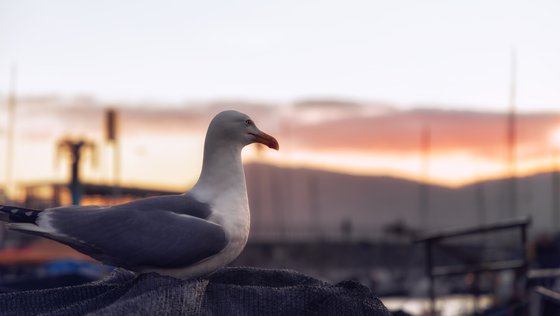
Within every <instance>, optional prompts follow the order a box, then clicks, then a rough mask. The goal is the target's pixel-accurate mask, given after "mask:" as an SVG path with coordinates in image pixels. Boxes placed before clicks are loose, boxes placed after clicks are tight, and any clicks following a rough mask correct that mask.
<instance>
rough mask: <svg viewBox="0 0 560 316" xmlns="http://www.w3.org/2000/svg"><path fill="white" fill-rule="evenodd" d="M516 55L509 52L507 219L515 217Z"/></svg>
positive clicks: (514, 52) (513, 51)
mask: <svg viewBox="0 0 560 316" xmlns="http://www.w3.org/2000/svg"><path fill="white" fill-rule="evenodd" d="M516 75H517V54H516V51H515V49H512V52H511V82H510V94H509V114H508V125H507V126H508V127H507V147H508V173H509V178H510V179H509V190H508V200H509V201H508V202H509V203H508V204H509V205H508V207H509V213H508V214H507V215H508V216H509V217H515V216H517V211H518V210H517V181H516V171H517V170H516V165H517V155H516V154H517V119H516V104H515V103H516V102H515V101H516V92H517V91H516V89H517V81H516Z"/></svg>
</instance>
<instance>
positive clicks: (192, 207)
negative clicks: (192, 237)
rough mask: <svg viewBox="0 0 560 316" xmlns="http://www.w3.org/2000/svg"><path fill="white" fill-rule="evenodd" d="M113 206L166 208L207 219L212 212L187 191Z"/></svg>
mask: <svg viewBox="0 0 560 316" xmlns="http://www.w3.org/2000/svg"><path fill="white" fill-rule="evenodd" d="M113 208H114V209H117V208H128V209H136V210H139V211H153V210H166V211H170V212H175V213H179V214H186V215H191V216H194V217H198V218H203V219H207V218H208V217H209V216H210V214H211V213H212V211H211V209H210V205H208V204H207V203H203V202H200V201H198V200H197V199H195V198H194V197H193V196H191V195H190V194H189V193H187V194H181V195H162V196H154V197H149V198H145V199H141V200H136V201H132V202H128V203H125V204H120V205H115V206H113Z"/></svg>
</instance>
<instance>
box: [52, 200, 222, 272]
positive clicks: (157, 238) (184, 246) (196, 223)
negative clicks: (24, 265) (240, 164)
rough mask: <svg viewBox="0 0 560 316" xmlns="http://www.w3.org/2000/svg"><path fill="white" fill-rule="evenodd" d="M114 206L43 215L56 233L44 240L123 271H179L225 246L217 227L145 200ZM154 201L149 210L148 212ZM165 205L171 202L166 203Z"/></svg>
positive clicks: (219, 229) (73, 208)
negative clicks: (70, 248)
mask: <svg viewBox="0 0 560 316" xmlns="http://www.w3.org/2000/svg"><path fill="white" fill-rule="evenodd" d="M141 201H143V200H140V201H138V202H132V203H127V204H122V205H117V206H114V207H98V206H90V207H63V208H56V209H50V210H47V211H46V212H47V214H45V215H46V216H47V218H48V221H49V223H50V225H51V226H52V228H54V229H55V230H56V232H57V234H54V235H52V236H51V235H49V236H46V237H49V238H52V239H55V240H58V241H61V242H63V243H66V244H68V245H69V246H71V247H73V248H75V249H77V250H79V251H81V252H83V253H85V254H87V255H89V256H91V257H93V258H95V259H98V260H100V261H102V262H105V263H107V264H110V265H116V266H121V267H127V268H139V267H160V268H177V267H184V266H188V265H191V264H193V263H196V262H198V261H201V260H204V259H206V258H208V257H211V256H212V255H215V254H217V253H219V252H220V251H221V250H222V249H224V248H225V246H226V245H227V238H226V234H225V231H224V230H223V228H222V227H221V226H220V225H217V224H215V223H212V222H210V221H207V220H205V219H202V218H198V217H195V216H190V215H185V214H179V213H176V212H172V211H169V210H164V209H162V206H164V205H166V204H165V203H163V204H158V203H155V201H154V200H149V201H148V202H147V203H141ZM152 202H153V205H152V206H153V208H148V207H147V206H146V205H150V203H152ZM167 202H169V203H174V202H172V199H170V200H168V201H167Z"/></svg>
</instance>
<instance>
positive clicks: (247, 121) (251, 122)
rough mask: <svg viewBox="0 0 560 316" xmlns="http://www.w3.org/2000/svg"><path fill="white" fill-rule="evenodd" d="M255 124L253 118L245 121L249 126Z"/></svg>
mask: <svg viewBox="0 0 560 316" xmlns="http://www.w3.org/2000/svg"><path fill="white" fill-rule="evenodd" d="M254 124H255V123H253V121H252V120H246V121H245V125H247V126H251V125H254Z"/></svg>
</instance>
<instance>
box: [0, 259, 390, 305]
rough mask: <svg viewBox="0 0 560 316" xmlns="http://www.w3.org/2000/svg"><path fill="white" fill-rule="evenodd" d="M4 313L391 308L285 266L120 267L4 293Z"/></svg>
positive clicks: (357, 288)
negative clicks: (198, 272) (137, 271)
mask: <svg viewBox="0 0 560 316" xmlns="http://www.w3.org/2000/svg"><path fill="white" fill-rule="evenodd" d="M0 315H72V316H74V315H108V316H109V315H111V316H112V315H290V316H294V315H390V313H389V312H388V311H387V309H386V308H385V306H383V304H382V303H381V301H379V300H378V299H377V298H376V297H375V296H374V295H373V293H371V291H370V290H369V289H368V288H366V287H364V286H362V285H360V284H359V283H357V282H353V281H345V282H341V283H339V284H336V285H332V284H329V283H325V282H323V281H320V280H317V279H314V278H311V277H308V276H305V275H302V274H300V273H297V272H293V271H286V270H263V269H255V268H224V269H221V270H219V271H218V272H216V273H214V274H213V275H211V276H210V277H208V278H204V279H195V280H188V281H182V280H177V279H174V278H170V277H164V276H160V275H158V274H155V273H150V274H143V275H139V276H136V275H134V274H132V273H130V272H127V271H124V270H116V271H115V272H113V273H112V274H111V275H110V276H109V277H107V278H106V279H104V280H101V281H98V282H93V283H87V284H83V285H77V286H69V287H61V288H53V289H46V290H34V291H18V292H7V293H0Z"/></svg>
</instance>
